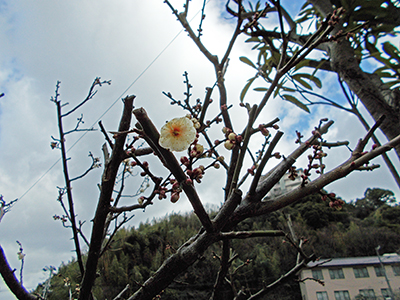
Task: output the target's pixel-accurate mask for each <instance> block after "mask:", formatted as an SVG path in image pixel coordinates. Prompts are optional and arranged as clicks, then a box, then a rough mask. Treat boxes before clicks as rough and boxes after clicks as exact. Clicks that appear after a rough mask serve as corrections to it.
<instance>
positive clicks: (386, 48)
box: [382, 42, 400, 63]
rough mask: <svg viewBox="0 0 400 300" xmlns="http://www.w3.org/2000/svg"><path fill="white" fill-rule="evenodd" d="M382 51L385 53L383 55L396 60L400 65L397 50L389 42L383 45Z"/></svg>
mask: <svg viewBox="0 0 400 300" xmlns="http://www.w3.org/2000/svg"><path fill="white" fill-rule="evenodd" d="M382 48H383V51H385V53H386V54H387V55H389V56H390V57H391V58H393V59H395V60H397V61H398V62H399V63H400V57H399V54H398V53H399V50H398V49H397V48H396V47H395V46H393V45H392V44H391V43H390V42H386V43H383V46H382Z"/></svg>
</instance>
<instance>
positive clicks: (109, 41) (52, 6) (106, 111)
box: [0, 0, 399, 300]
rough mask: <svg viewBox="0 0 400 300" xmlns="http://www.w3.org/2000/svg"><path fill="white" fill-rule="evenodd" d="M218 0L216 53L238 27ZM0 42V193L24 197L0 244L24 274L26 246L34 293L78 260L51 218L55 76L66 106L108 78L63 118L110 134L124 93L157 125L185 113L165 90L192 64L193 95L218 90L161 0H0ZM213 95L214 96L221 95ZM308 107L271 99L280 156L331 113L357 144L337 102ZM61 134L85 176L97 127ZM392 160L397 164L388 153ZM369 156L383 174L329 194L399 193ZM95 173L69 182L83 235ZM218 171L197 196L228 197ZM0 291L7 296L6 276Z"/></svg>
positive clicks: (57, 167)
mask: <svg viewBox="0 0 400 300" xmlns="http://www.w3.org/2000/svg"><path fill="white" fill-rule="evenodd" d="M201 2H202V1H192V2H191V4H190V5H191V6H190V9H189V17H188V19H190V20H191V19H192V18H193V21H192V22H193V23H192V24H193V28H197V25H196V24H198V22H199V16H200V15H199V14H198V12H199V11H200V9H201ZM282 2H283V4H284V5H285V4H287V6H286V7H287V8H288V10H289V11H290V12H292V13H294V14H295V13H296V12H297V11H298V9H299V7H298V6H291V5H292V4H291V5H289V4H288V2H292V1H282ZM293 2H294V1H293ZM171 3H172V4H173V5H174V6H175V8H176V9H178V10H181V9H182V4H183V1H179V0H176V1H171ZM224 3H225V2H224V1H218V0H211V1H209V2H208V4H207V6H206V19H205V20H204V26H203V37H202V40H203V42H204V44H205V45H206V47H207V48H208V49H209V51H210V52H211V53H213V54H216V55H218V56H219V57H221V56H222V55H223V53H224V51H225V49H226V47H227V43H228V42H229V39H230V36H231V34H232V32H233V29H234V22H233V20H232V19H230V18H229V17H228V16H227V15H226V14H225V13H224V8H223V5H222V4H224ZM297 5H298V4H297ZM196 14H197V15H196ZM270 22H271V23H272V22H273V20H272V19H271V20H270ZM271 26H273V27H275V25H271ZM273 27H272V28H273ZM0 40H1V46H0V66H1V67H0V92H4V93H5V96H4V97H2V98H0V149H1V152H0V153H1V155H0V174H1V177H0V194H1V195H3V196H4V199H5V200H6V201H11V200H14V199H19V200H18V201H17V202H16V203H15V205H14V206H13V207H12V209H11V211H10V212H9V213H7V214H6V215H5V216H4V218H3V219H2V220H1V223H0V244H1V246H2V247H3V249H4V250H5V253H6V255H7V257H8V259H9V263H10V265H11V266H12V267H13V268H16V269H17V270H19V268H20V261H18V259H17V255H16V254H17V252H18V249H19V246H18V244H17V243H16V241H19V242H21V243H22V246H23V248H24V253H25V254H26V257H25V261H24V273H23V275H24V277H23V280H24V284H25V286H26V288H27V289H29V290H31V289H34V288H35V287H36V285H37V284H38V283H39V282H43V281H44V280H45V279H46V276H47V275H46V274H45V273H44V272H43V271H42V269H43V268H44V267H46V266H50V265H52V266H56V267H58V266H60V264H61V263H62V262H65V263H66V262H68V261H70V260H71V259H72V258H73V256H74V253H73V251H72V249H73V243H72V241H71V240H70V237H71V233H70V230H68V229H65V228H63V227H62V225H61V223H60V222H57V221H54V220H53V216H54V215H61V214H62V213H63V212H62V209H61V207H60V204H59V203H58V202H57V195H58V190H57V187H63V185H64V183H63V176H62V169H61V163H60V161H59V157H60V153H59V151H57V150H52V149H51V147H50V142H51V141H52V138H51V137H52V136H53V137H57V133H58V128H57V123H56V121H57V120H56V107H55V105H54V103H52V102H51V101H50V98H51V97H53V96H54V94H55V87H56V83H57V81H60V82H61V84H60V90H59V92H60V99H61V101H62V103H64V104H66V103H68V105H66V106H65V107H64V109H65V110H68V109H69V108H72V107H74V106H75V105H77V104H79V103H80V101H82V100H83V99H84V98H85V97H86V95H87V92H88V89H89V87H90V85H91V83H92V82H93V80H94V79H95V78H96V77H101V79H102V80H112V84H111V85H109V86H108V85H104V86H102V87H101V88H100V89H99V90H98V93H97V94H96V96H95V97H94V99H92V100H91V101H89V102H88V103H87V104H85V105H84V106H83V107H82V109H81V110H80V111H79V112H78V113H76V114H73V115H71V117H70V118H67V119H65V123H64V126H65V128H66V129H72V128H74V126H75V124H76V120H77V118H79V117H80V116H81V113H82V114H83V117H84V124H82V127H81V128H92V127H93V128H95V129H97V128H98V126H97V122H98V121H99V120H100V119H101V120H102V122H103V124H104V126H105V128H106V129H107V130H109V131H116V129H117V126H118V122H119V119H120V116H121V112H122V102H121V98H123V97H125V96H126V95H131V94H134V95H136V99H135V102H134V105H135V107H144V108H145V109H146V111H147V112H148V114H149V116H150V118H151V119H152V121H153V122H154V124H155V125H156V126H157V127H158V128H160V127H161V126H162V125H163V124H164V123H165V122H166V121H168V120H170V119H172V118H174V117H180V116H183V114H185V113H184V112H183V111H182V110H180V109H179V108H178V107H176V106H171V105H170V104H169V103H170V101H169V100H168V99H167V98H166V97H165V96H164V95H163V94H162V92H163V91H164V92H171V93H172V95H173V96H174V97H176V98H177V99H183V98H184V95H183V93H184V92H185V90H186V86H185V84H184V83H183V81H184V77H183V76H182V74H183V73H184V72H185V71H187V72H188V74H189V80H190V82H191V84H192V85H193V89H192V91H191V92H192V94H193V97H194V99H196V98H200V99H203V98H204V95H205V87H209V86H213V84H214V81H215V79H214V78H215V77H214V71H213V67H212V65H211V64H210V63H209V62H208V61H207V60H206V59H205V57H204V56H203V55H202V54H201V53H200V52H199V50H198V49H197V48H196V47H195V45H194V43H193V42H192V41H191V40H190V39H189V37H188V36H187V34H186V33H185V32H184V31H182V28H181V26H180V24H179V22H178V21H177V20H176V17H175V16H174V15H173V14H172V13H171V10H170V9H169V7H168V6H167V5H166V4H164V3H163V1H161V0H158V1H155V0H150V1H138V0H130V1H128V0H119V1H112V2H111V1H106V0H97V1H94V0H87V1H78V0H71V1H50V0H40V1H27V0H13V1H0ZM244 40H245V38H243V37H241V38H239V40H238V42H237V44H236V45H235V47H234V49H233V52H232V55H231V60H230V64H229V67H228V70H227V74H226V77H225V80H226V86H227V89H228V98H229V103H231V104H233V105H234V107H233V108H232V116H233V118H234V122H235V125H234V126H235V128H238V131H240V130H241V128H243V126H244V124H245V121H246V118H244V117H243V114H245V112H244V110H243V109H242V108H240V107H239V105H238V104H239V94H240V91H241V89H242V88H243V86H244V84H245V83H246V80H247V79H248V78H250V77H252V76H254V73H253V70H252V69H251V68H249V67H248V66H247V65H245V64H243V63H242V62H240V61H239V57H240V56H248V57H254V56H255V55H256V53H255V52H252V51H251V50H250V49H251V46H250V45H248V44H245V43H244ZM335 82H336V77H335V76H330V75H327V76H326V77H324V80H323V87H322V91H321V92H322V93H324V95H329V96H330V97H333V98H335V99H339V98H340V97H341V95H340V93H339V91H338V87H337V86H336V85H335ZM254 87H256V85H255V86H254ZM213 97H214V98H215V99H216V98H217V97H218V94H217V92H214V94H213ZM261 97H262V94H260V93H257V92H253V91H249V93H248V95H247V98H246V101H248V102H250V103H257V101H260V99H261ZM215 103H216V101H215ZM217 110H218V107H217V106H216V105H214V106H213V107H212V108H211V109H210V118H211V117H212V116H213V115H212V113H216V112H217ZM311 111H312V113H311V114H307V113H305V112H303V111H301V110H300V109H298V108H296V107H294V106H293V105H291V104H290V103H285V102H282V101H281V100H279V99H272V100H271V101H270V102H269V103H268V105H267V109H265V112H263V114H262V115H261V116H260V118H259V121H260V123H266V122H269V121H270V120H272V119H274V118H275V117H277V116H278V117H280V118H281V122H280V123H279V125H280V127H281V130H282V131H284V132H285V136H284V139H283V141H282V142H281V144H280V145H279V146H278V150H279V151H280V152H281V153H282V154H286V155H287V154H289V153H290V152H291V151H292V150H294V149H295V144H294V140H295V130H296V129H300V130H301V131H302V133H303V134H304V135H305V136H307V135H308V134H309V133H310V132H311V130H312V128H313V127H314V126H316V125H318V120H319V119H321V118H324V117H328V118H330V119H333V120H335V124H334V126H333V128H332V129H331V130H330V131H329V133H328V134H327V135H326V138H327V139H328V140H330V141H342V140H348V141H349V142H350V147H353V148H354V146H355V145H356V142H357V140H358V139H359V138H361V137H362V136H363V135H364V133H365V131H364V129H363V128H362V126H361V125H360V124H359V123H358V121H357V120H356V119H355V117H353V116H351V115H348V114H343V113H342V112H340V111H338V110H337V109H332V108H330V107H326V106H325V107H323V106H319V107H312V108H311ZM369 120H370V119H369ZM132 125H133V124H132ZM219 130H220V128H218V130H215V131H212V134H215V136H217V138H221V133H220V131H219ZM66 142H67V147H68V148H69V151H68V156H69V157H70V160H69V170H70V174H71V177H75V176H78V175H80V174H82V173H83V172H84V171H85V170H86V168H87V167H89V166H90V163H91V160H90V158H89V157H88V154H89V151H90V152H91V153H93V155H94V156H96V157H100V160H101V161H102V160H103V158H102V152H101V146H102V144H103V143H104V137H103V136H102V134H101V133H100V132H99V131H93V132H88V133H86V134H84V133H83V132H77V133H74V134H70V135H68V136H67V139H66ZM256 143H257V142H256ZM256 146H257V145H256ZM225 155H226V156H227V155H228V153H226V154H225ZM349 155H350V153H349V150H348V149H346V148H343V149H331V150H329V151H328V157H327V159H326V164H327V168H328V169H332V168H333V167H335V166H336V165H338V164H339V163H340V162H342V161H344V160H345V159H347V158H348V157H349ZM390 156H391V158H392V160H393V161H395V162H396V161H397V160H396V158H395V157H394V155H393V153H390ZM375 162H376V163H379V164H381V165H382V167H381V168H380V169H379V170H376V171H374V172H364V173H360V172H357V173H355V174H351V175H349V176H348V177H347V178H346V180H341V181H339V182H336V183H333V184H331V185H329V186H328V187H326V190H328V191H329V192H331V191H333V192H335V193H336V194H338V195H339V196H341V197H342V198H343V199H345V200H346V201H352V200H355V199H357V198H362V196H363V194H364V191H365V190H366V189H367V188H373V187H379V188H384V189H390V190H392V191H394V192H395V193H396V194H397V195H398V194H399V191H398V188H397V187H396V184H395V182H394V180H393V179H392V178H391V176H390V174H389V173H388V171H387V170H386V168H385V166H384V164H383V161H382V160H381V159H376V161H375ZM149 163H150V168H151V169H152V170H155V171H156V172H159V174H163V173H162V172H163V170H162V169H161V168H160V166H159V164H158V162H157V160H155V159H152V158H149ZM396 165H397V166H398V163H397V162H396ZM270 166H272V165H270ZM296 166H298V167H302V166H303V167H305V166H306V159H305V158H303V159H300V160H299V161H298V162H297V163H296ZM101 172H102V169H101V168H99V169H96V170H94V171H92V172H90V173H89V174H88V175H87V176H86V177H84V179H82V180H78V181H75V182H74V183H73V193H74V199H75V209H76V212H77V214H78V219H80V220H82V221H86V224H85V225H84V227H83V230H84V232H85V234H86V235H87V237H89V235H90V226H91V223H90V220H91V218H93V215H94V210H95V206H96V202H97V199H98V194H99V193H98V188H97V183H99V182H100V179H101ZM218 172H219V170H213V171H212V172H209V173H207V174H206V175H207V176H205V178H204V180H203V183H202V184H201V185H199V187H198V190H199V194H200V196H201V198H202V199H203V202H204V204H205V205H208V206H210V207H211V206H218V205H220V203H221V202H222V201H223V198H222V195H223V191H222V189H221V185H218V181H216V180H215V178H218V176H220V175H219V174H221V173H218ZM160 176H161V175H160ZM163 176H165V175H163ZM130 180H131V181H130V186H128V188H127V189H128V191H129V192H131V193H135V192H136V191H137V189H138V187H139V184H138V183H140V182H141V180H142V179H140V176H138V175H137V174H135V177H133V178H130ZM123 201H125V202H123V203H125V204H128V203H132V201H136V200H135V199H132V198H126V199H124V200H123ZM186 211H190V205H189V203H188V201H187V200H186V199H181V200H179V201H178V202H177V203H176V204H172V203H170V202H169V201H168V200H164V201H158V200H156V201H155V202H154V205H153V206H151V207H148V208H147V209H146V211H136V212H135V213H134V214H135V216H134V218H133V219H132V221H131V222H130V223H129V224H128V226H137V225H138V224H140V222H146V221H151V220H153V219H154V218H160V217H162V216H164V215H165V214H166V213H173V212H186ZM0 298H1V299H4V300H11V299H14V297H13V295H12V294H11V293H10V292H9V291H8V289H7V287H5V285H4V284H3V282H2V281H0Z"/></svg>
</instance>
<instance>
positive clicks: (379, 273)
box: [374, 266, 385, 277]
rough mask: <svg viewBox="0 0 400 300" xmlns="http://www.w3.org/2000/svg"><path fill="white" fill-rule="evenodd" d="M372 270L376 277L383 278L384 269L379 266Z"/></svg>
mask: <svg viewBox="0 0 400 300" xmlns="http://www.w3.org/2000/svg"><path fill="white" fill-rule="evenodd" d="M374 269H375V274H376V276H377V277H382V276H385V269H384V267H383V268H382V267H381V266H379V267H374Z"/></svg>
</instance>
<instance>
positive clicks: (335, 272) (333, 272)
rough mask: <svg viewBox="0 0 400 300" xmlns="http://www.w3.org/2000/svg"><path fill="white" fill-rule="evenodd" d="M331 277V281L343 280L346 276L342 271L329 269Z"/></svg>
mask: <svg viewBox="0 0 400 300" xmlns="http://www.w3.org/2000/svg"><path fill="white" fill-rule="evenodd" d="M329 276H331V279H343V278H344V274H343V270H342V269H329Z"/></svg>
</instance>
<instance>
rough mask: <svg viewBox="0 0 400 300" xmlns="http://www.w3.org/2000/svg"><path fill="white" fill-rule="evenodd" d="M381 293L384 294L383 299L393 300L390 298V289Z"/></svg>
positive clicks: (382, 290)
mask: <svg viewBox="0 0 400 300" xmlns="http://www.w3.org/2000/svg"><path fill="white" fill-rule="evenodd" d="M381 292H382V296H383V299H385V300H391V299H392V297H390V293H389V289H381Z"/></svg>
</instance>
